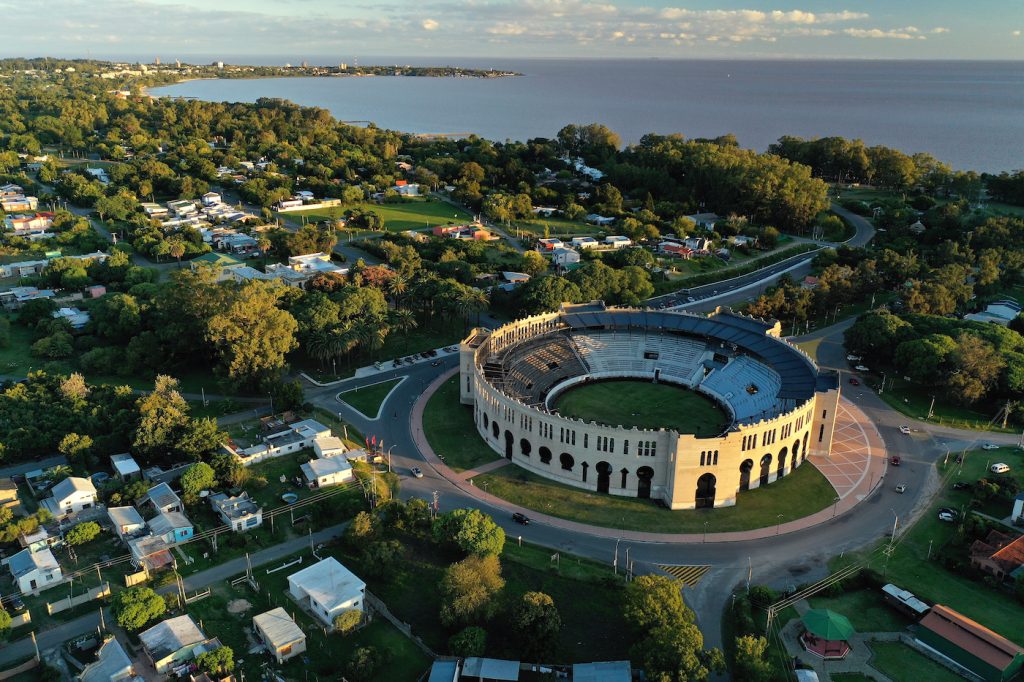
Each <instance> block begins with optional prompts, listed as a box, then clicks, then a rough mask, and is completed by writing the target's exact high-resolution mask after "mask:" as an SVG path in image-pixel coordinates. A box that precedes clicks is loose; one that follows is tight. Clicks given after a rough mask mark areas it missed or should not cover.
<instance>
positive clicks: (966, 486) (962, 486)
mask: <svg viewBox="0 0 1024 682" xmlns="http://www.w3.org/2000/svg"><path fill="white" fill-rule="evenodd" d="M970 488H971V484H970V483H967V482H965V481H957V482H956V483H954V484H953V490H970Z"/></svg>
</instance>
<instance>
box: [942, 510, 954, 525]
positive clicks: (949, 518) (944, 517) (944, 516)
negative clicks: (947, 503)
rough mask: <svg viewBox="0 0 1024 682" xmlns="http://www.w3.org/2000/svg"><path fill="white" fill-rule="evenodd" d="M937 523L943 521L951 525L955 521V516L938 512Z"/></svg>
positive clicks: (945, 512) (946, 512)
mask: <svg viewBox="0 0 1024 682" xmlns="http://www.w3.org/2000/svg"><path fill="white" fill-rule="evenodd" d="M939 521H945V522H946V523H953V522H954V521H956V516H954V515H953V514H950V513H949V512H948V511H940V512H939Z"/></svg>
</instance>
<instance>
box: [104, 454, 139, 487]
mask: <svg viewBox="0 0 1024 682" xmlns="http://www.w3.org/2000/svg"><path fill="white" fill-rule="evenodd" d="M110 466H111V467H113V469H114V475H115V476H117V477H118V478H120V479H121V480H122V481H132V480H135V479H136V478H142V469H141V468H139V463H138V462H136V461H135V458H134V457H132V456H131V455H129V454H128V453H127V452H125V453H122V454H120V455H111V456H110Z"/></svg>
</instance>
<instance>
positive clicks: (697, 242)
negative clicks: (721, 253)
mask: <svg viewBox="0 0 1024 682" xmlns="http://www.w3.org/2000/svg"><path fill="white" fill-rule="evenodd" d="M683 245H684V246H685V247H686V248H688V249H690V250H691V251H694V252H696V253H707V252H708V251H710V250H711V240H710V239H708V238H707V237H687V238H686V239H684V240H683Z"/></svg>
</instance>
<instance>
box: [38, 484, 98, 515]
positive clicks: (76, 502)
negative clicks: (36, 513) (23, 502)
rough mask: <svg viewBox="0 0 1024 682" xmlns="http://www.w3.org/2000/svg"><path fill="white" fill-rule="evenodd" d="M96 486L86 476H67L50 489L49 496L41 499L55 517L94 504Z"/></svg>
mask: <svg viewBox="0 0 1024 682" xmlns="http://www.w3.org/2000/svg"><path fill="white" fill-rule="evenodd" d="M96 499H97V495H96V486H94V485H93V484H92V481H90V480H89V479H88V478H79V477H78V476H69V477H68V478H65V479H64V480H63V481H60V482H59V483H57V485H55V486H53V488H52V489H51V490H50V497H47V498H45V499H44V500H43V501H42V505H43V506H44V507H46V510H47V511H49V512H50V513H51V514H53V516H54V517H55V518H60V517H62V516H66V515H69V514H77V513H78V512H80V511H82V510H84V509H89V508H91V507H92V506H93V505H95V504H96Z"/></svg>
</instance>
